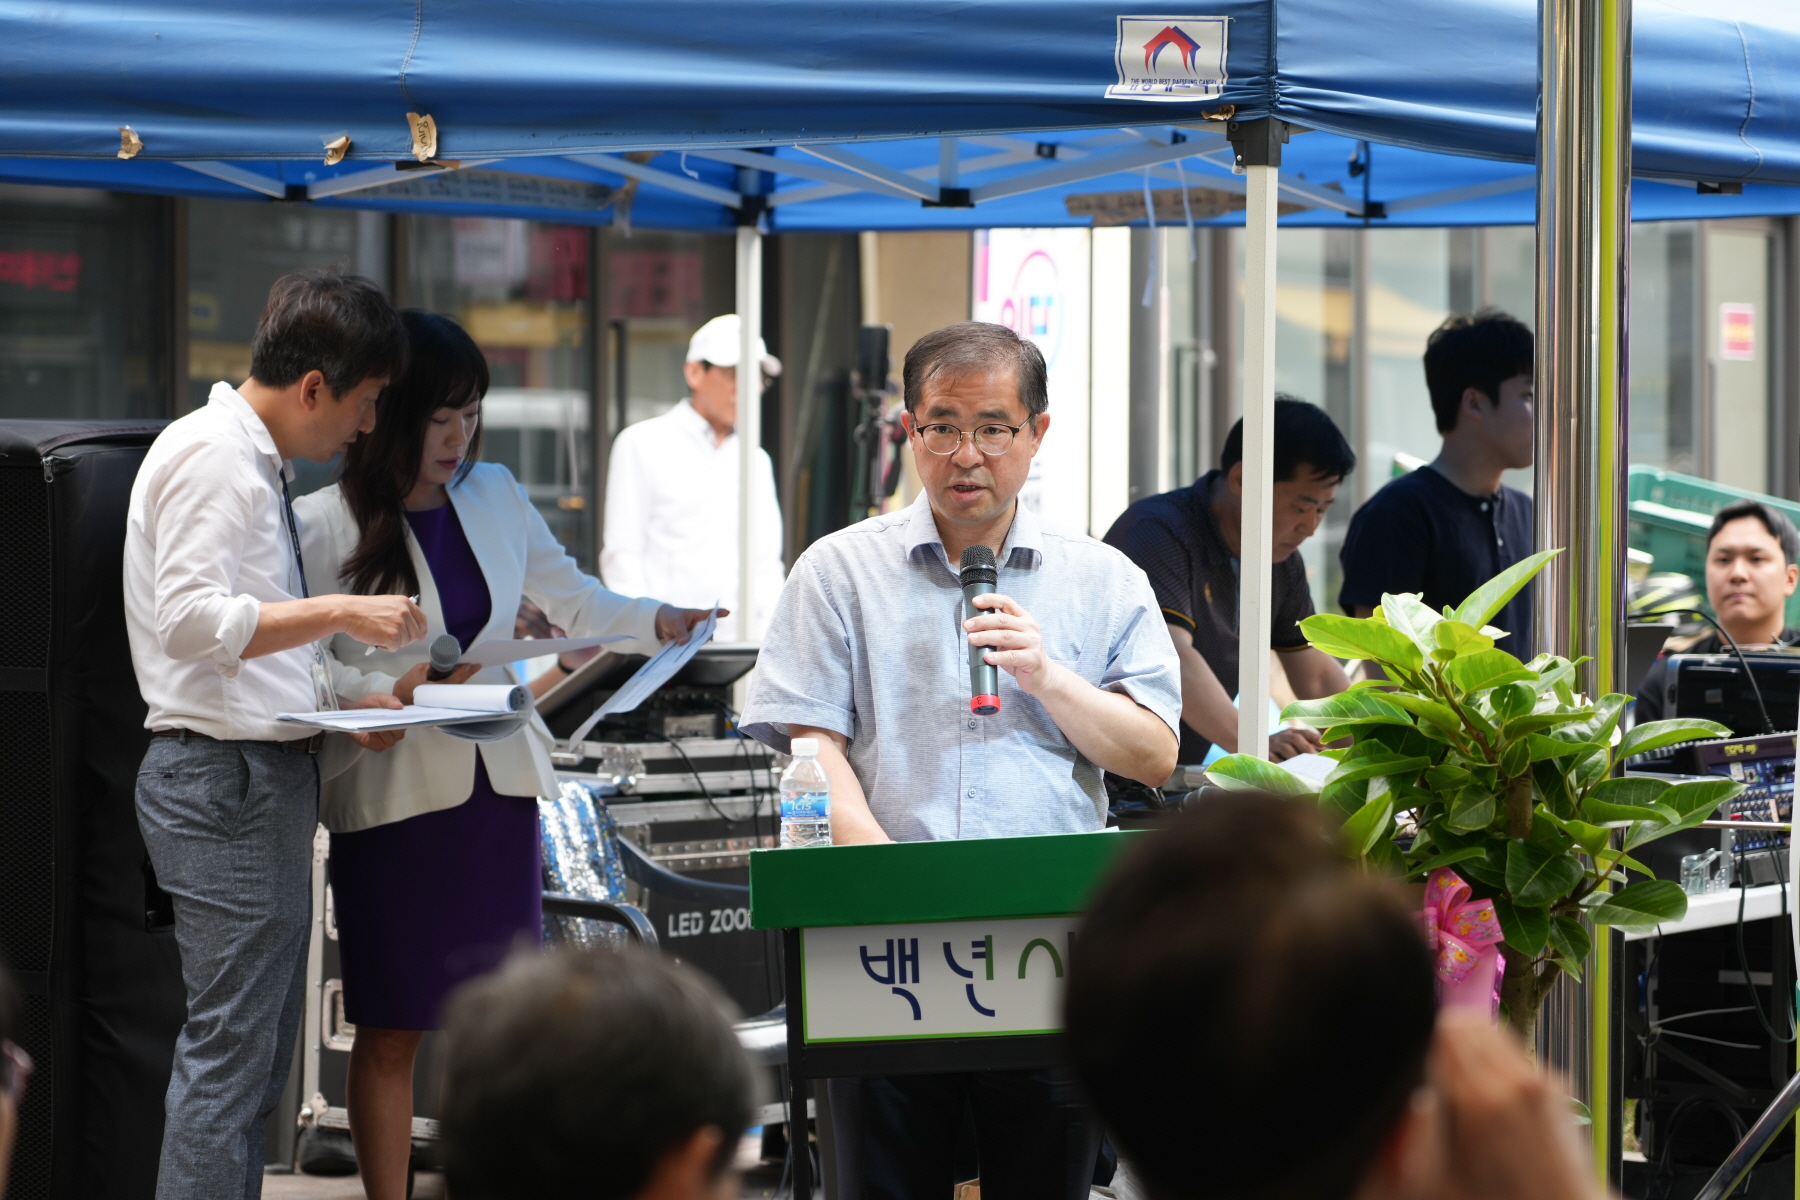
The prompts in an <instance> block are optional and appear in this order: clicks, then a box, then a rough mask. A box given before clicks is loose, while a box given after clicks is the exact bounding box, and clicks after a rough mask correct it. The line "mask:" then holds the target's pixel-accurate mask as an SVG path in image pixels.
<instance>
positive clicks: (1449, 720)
mask: <svg viewBox="0 0 1800 1200" xmlns="http://www.w3.org/2000/svg"><path fill="white" fill-rule="evenodd" d="M1384 699H1386V700H1387V701H1388V703H1390V704H1392V705H1394V706H1395V707H1396V708H1404V709H1405V710H1406V711H1407V712H1409V713H1411V714H1413V716H1415V717H1419V718H1420V719H1422V720H1425V721H1429V722H1430V723H1431V724H1433V725H1435V726H1437V727H1438V728H1439V729H1442V730H1443V731H1444V732H1445V733H1451V734H1461V733H1462V731H1463V724H1462V722H1461V721H1459V720H1457V717H1456V714H1455V713H1453V712H1451V711H1450V706H1449V705H1447V704H1442V703H1439V702H1438V701H1436V700H1431V699H1428V698H1427V697H1424V696H1414V695H1411V694H1409V693H1406V692H1389V693H1388V694H1387V695H1386V697H1384Z"/></svg>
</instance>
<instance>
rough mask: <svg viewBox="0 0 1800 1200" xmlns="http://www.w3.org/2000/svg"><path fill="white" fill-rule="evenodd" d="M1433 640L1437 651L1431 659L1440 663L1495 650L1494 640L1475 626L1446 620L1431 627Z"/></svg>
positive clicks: (1432, 653) (1434, 651)
mask: <svg viewBox="0 0 1800 1200" xmlns="http://www.w3.org/2000/svg"><path fill="white" fill-rule="evenodd" d="M1431 636H1432V640H1433V641H1435V642H1436V643H1437V649H1435V650H1433V651H1432V652H1431V657H1433V658H1435V659H1437V660H1438V661H1439V662H1450V661H1453V660H1455V659H1457V658H1460V657H1462V656H1463V655H1465V654H1474V653H1476V652H1477V651H1480V650H1490V649H1492V648H1493V645H1494V639H1493V638H1491V637H1489V636H1488V635H1487V634H1485V633H1483V632H1481V630H1479V629H1477V628H1475V627H1474V626H1473V625H1465V624H1463V623H1462V622H1461V621H1452V620H1449V619H1445V620H1442V621H1439V622H1438V623H1437V624H1436V625H1434V626H1432V627H1431Z"/></svg>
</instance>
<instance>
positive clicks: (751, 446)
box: [732, 224, 780, 642]
mask: <svg viewBox="0 0 1800 1200" xmlns="http://www.w3.org/2000/svg"><path fill="white" fill-rule="evenodd" d="M762 249H763V247H762V233H761V232H760V231H759V230H758V229H757V227H756V226H755V225H753V224H752V225H740V226H738V231H737V312H738V368H737V438H738V594H737V603H736V604H734V605H733V606H732V611H733V612H734V613H736V614H737V640H738V641H740V642H748V641H754V640H755V638H756V630H755V626H754V625H753V624H752V621H753V620H754V619H755V613H756V604H757V595H756V547H757V543H758V540H759V538H761V537H765V536H766V537H778V536H780V535H779V531H774V532H765V531H759V530H758V529H757V528H756V476H757V467H758V464H757V461H756V452H757V450H758V449H759V448H760V447H761V446H762V356H761V355H760V354H758V353H757V348H756V343H757V342H758V341H759V340H760V339H761V338H762V291H763V288H762V261H763V260H762ZM774 599H775V598H774V597H773V596H770V597H768V600H769V601H770V602H773V600H774Z"/></svg>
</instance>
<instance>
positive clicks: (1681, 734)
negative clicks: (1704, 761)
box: [1614, 717, 1731, 759]
mask: <svg viewBox="0 0 1800 1200" xmlns="http://www.w3.org/2000/svg"><path fill="white" fill-rule="evenodd" d="M1730 736H1731V730H1729V729H1727V728H1726V727H1725V726H1723V725H1721V724H1719V723H1718V722H1717V721H1702V720H1700V719H1698V718H1696V717H1683V718H1681V719H1679V720H1674V721H1646V722H1645V723H1644V724H1642V725H1634V726H1632V728H1631V729H1630V730H1628V731H1627V732H1626V734H1625V736H1624V737H1623V738H1622V739H1620V741H1619V748H1618V749H1617V750H1616V751H1614V756H1615V757H1617V758H1619V759H1627V758H1630V757H1631V756H1632V755H1634V754H1648V753H1649V752H1650V751H1652V750H1661V749H1662V748H1663V747H1664V746H1673V745H1676V744H1677V743H1680V742H1693V741H1698V740H1699V739H1701V738H1716V737H1730Z"/></svg>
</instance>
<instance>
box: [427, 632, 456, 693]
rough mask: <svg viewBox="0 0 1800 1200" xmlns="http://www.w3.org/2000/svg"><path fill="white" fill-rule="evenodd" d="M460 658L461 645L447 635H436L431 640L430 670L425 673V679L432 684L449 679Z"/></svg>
mask: <svg viewBox="0 0 1800 1200" xmlns="http://www.w3.org/2000/svg"><path fill="white" fill-rule="evenodd" d="M461 657H462V643H461V642H459V641H457V640H456V639H455V638H454V637H451V636H450V635H449V634H447V633H440V634H438V635H437V636H436V637H434V638H432V639H431V669H430V670H429V671H427V672H425V678H426V679H428V680H430V681H431V682H432V683H436V682H437V681H438V680H440V679H448V678H450V672H452V671H454V670H456V662H457V660H458V659H460V658H461Z"/></svg>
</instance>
